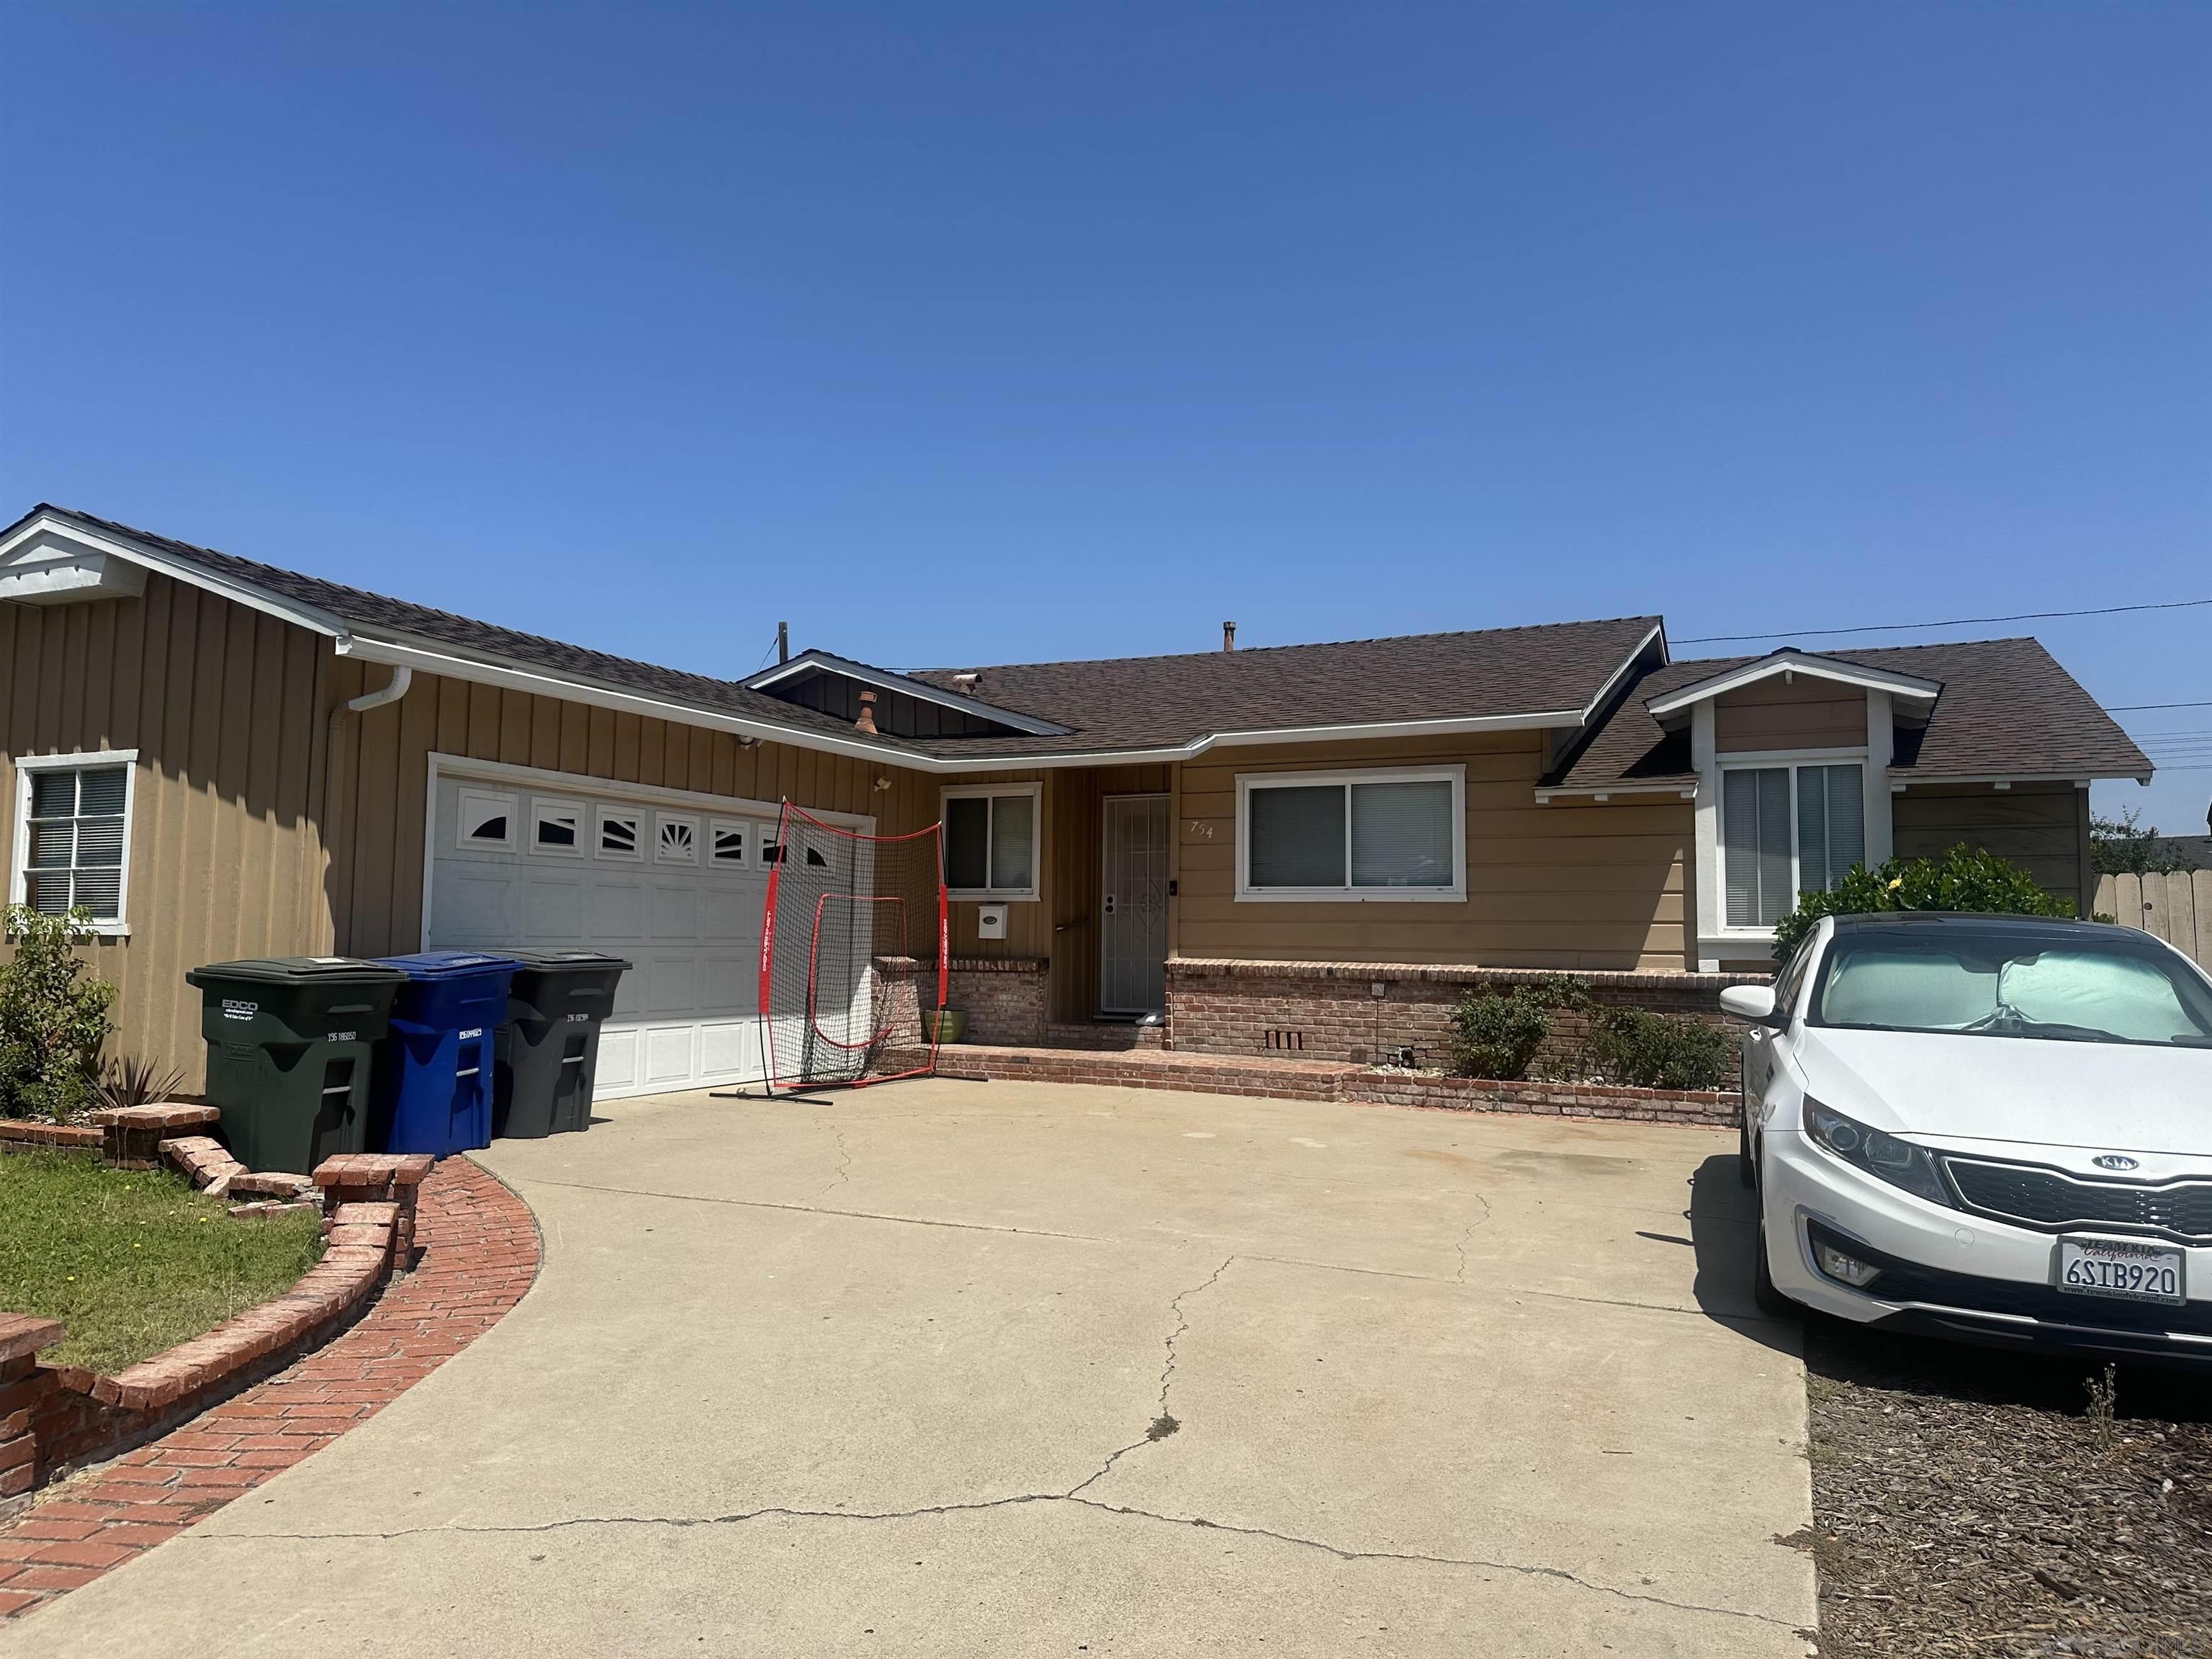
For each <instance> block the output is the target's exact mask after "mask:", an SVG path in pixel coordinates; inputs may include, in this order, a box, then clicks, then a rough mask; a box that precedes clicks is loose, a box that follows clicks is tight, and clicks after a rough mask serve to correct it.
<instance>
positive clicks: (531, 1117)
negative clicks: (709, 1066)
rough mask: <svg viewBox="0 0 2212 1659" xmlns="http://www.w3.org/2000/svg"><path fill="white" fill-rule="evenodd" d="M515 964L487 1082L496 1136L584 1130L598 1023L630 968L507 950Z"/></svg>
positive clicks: (582, 955)
mask: <svg viewBox="0 0 2212 1659" xmlns="http://www.w3.org/2000/svg"><path fill="white" fill-rule="evenodd" d="M503 954H505V955H507V956H508V957H513V959H514V960H515V961H516V962H517V963H520V966H519V967H518V968H516V969H515V970H514V980H513V984H512V985H511V986H510V987H509V988H508V991H507V1024H506V1025H505V1027H504V1028H502V1029H501V1031H500V1034H499V1044H498V1048H497V1050H496V1058H495V1065H496V1066H497V1072H496V1074H495V1077H494V1079H493V1084H494V1092H493V1095H492V1108H491V1132H492V1133H493V1135H494V1136H495V1137H504V1138H507V1139H516V1140H536V1139H541V1138H543V1137H544V1136H546V1135H559V1134H568V1133H572V1132H574V1131H575V1130H579V1129H584V1128H588V1127H590V1126H591V1121H592V1079H593V1078H594V1077H595V1076H596V1075H597V1074H598V1072H599V1026H600V1025H601V1024H602V1023H604V1022H605V1019H606V1018H607V1016H608V1015H609V1014H611V1013H612V1012H614V1007H615V986H616V985H617V983H618V982H619V981H621V979H622V976H623V974H624V972H626V971H627V970H628V969H629V965H630V964H629V963H627V962H625V961H623V959H622V958H621V957H609V956H602V955H600V954H599V952H598V951H505V952H503Z"/></svg>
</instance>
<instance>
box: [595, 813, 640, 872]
mask: <svg viewBox="0 0 2212 1659" xmlns="http://www.w3.org/2000/svg"><path fill="white" fill-rule="evenodd" d="M644 828H645V815H644V814H643V813H642V812H626V811H615V810H613V809H611V808H610V807H605V806H602V807H601V808H599V843H598V846H597V847H596V848H594V850H595V851H596V852H597V854H598V855H599V857H601V858H603V859H613V860H617V861H618V862H620V863H624V864H641V863H643V862H644V861H645V848H644V845H643V835H642V832H643V830H644Z"/></svg>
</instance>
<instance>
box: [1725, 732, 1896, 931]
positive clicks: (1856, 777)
mask: <svg viewBox="0 0 2212 1659" xmlns="http://www.w3.org/2000/svg"><path fill="white" fill-rule="evenodd" d="M1720 844H1721V894H1722V899H1723V904H1724V905H1725V907H1726V909H1725V912H1724V919H1725V921H1726V924H1727V925H1728V926H1729V927H1746V928H1750V927H1773V926H1774V924H1775V923H1776V922H1778V921H1781V920H1782V918H1783V917H1784V916H1786V915H1789V914H1790V912H1791V911H1792V910H1794V909H1796V908H1797V896H1798V895H1799V894H1800V893H1814V892H1826V890H1828V889H1830V888H1832V887H1833V886H1834V885H1835V884H1837V883H1838V881H1841V880H1842V879H1843V878H1844V875H1845V873H1846V872H1849V871H1850V867H1851V866H1853V865H1855V864H1863V863H1864V862H1865V861H1866V769H1865V767H1864V766H1863V765H1862V764H1861V763H1859V762H1857V761H1851V762H1849V763H1845V764H1843V765H1834V764H1829V763H1819V764H1814V763H1808V764H1803V765H1798V764H1791V765H1787V766H1729V767H1724V768H1723V769H1722V772H1721V834H1720Z"/></svg>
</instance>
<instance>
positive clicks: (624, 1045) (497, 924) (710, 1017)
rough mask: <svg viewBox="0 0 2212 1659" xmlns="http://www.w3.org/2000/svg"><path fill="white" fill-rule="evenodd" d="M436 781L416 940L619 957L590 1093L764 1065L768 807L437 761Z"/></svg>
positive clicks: (756, 1076)
mask: <svg viewBox="0 0 2212 1659" xmlns="http://www.w3.org/2000/svg"><path fill="white" fill-rule="evenodd" d="M435 781H436V786H437V787H436V789H435V793H434V798H433V801H432V807H431V811H432V818H431V824H430V851H431V860H430V867H431V884H430V894H429V917H428V930H427V931H428V942H427V947H426V948H428V949H430V950H438V951H444V950H471V951H497V950H499V949H500V948H501V946H505V945H513V946H520V947H527V948H529V949H532V950H574V949H584V950H592V951H607V952H609V953H610V954H611V955H615V956H619V957H628V958H629V961H630V962H632V963H635V966H634V967H633V968H632V969H630V971H629V973H627V974H625V975H623V981H622V988H621V990H620V992H619V994H617V997H616V1000H615V1012H614V1016H613V1018H611V1019H610V1020H609V1021H608V1022H607V1024H606V1026H605V1030H604V1032H603V1034H602V1035H601V1037H600V1039H599V1079H598V1085H597V1092H598V1094H599V1095H600V1096H601V1097H615V1096H620V1095H641V1094H661V1093H666V1092H669V1091H673V1090H679V1089H696V1088H700V1087H702V1086H704V1085H710V1084H711V1085H722V1084H733V1083H750V1082H757V1081H759V1080H760V1079H762V1078H763V1077H764V1076H765V1075H766V1066H765V1065H764V1063H763V1055H762V1044H761V1041H760V1029H759V1027H760V1022H759V1018H758V1013H757V1010H758V1006H759V994H758V987H759V973H760V927H761V907H762V902H763V897H764V896H765V894H766V892H767V888H768V865H767V861H766V860H765V858H764V857H763V848H765V847H766V846H767V845H768V844H769V843H770V842H773V841H774V839H775V816H774V809H772V808H769V807H765V806H762V805H757V804H750V803H741V802H735V801H732V802H731V803H729V805H727V807H726V808H718V807H714V806H708V805H688V804H687V805H681V806H674V805H665V804H656V803H653V802H651V801H644V800H638V799H625V798H624V797H623V796H621V795H619V794H610V793H600V790H601V789H603V788H604V787H605V786H591V787H588V788H586V787H584V786H582V785H581V784H579V787H576V788H574V789H570V788H569V787H567V786H566V785H565V783H563V784H559V785H549V786H545V787H538V786H535V785H531V784H519V783H513V782H508V781H492V780H489V779H477V778H472V777H469V776H465V775H453V774H449V773H446V772H443V771H442V770H441V772H440V773H439V774H438V775H437V777H436V780H435Z"/></svg>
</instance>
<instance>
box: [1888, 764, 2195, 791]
mask: <svg viewBox="0 0 2212 1659" xmlns="http://www.w3.org/2000/svg"><path fill="white" fill-rule="evenodd" d="M2151 770H2152V771H2155V770H2157V769H2156V768H2155V767H2154V768H2152V769H2151ZM1889 778H1890V787H1891V788H1893V789H1894V790H1898V791H1899V792H1902V791H1904V790H1905V789H1906V788H1908V787H1911V785H1913V784H1916V783H2070V784H2072V785H2074V786H2075V787H2076V788H2077V789H2087V787H2089V784H2090V782H2091V781H2092V780H2093V779H2096V778H2105V779H2107V780H2110V781H2112V782H2115V783H2124V782H2126V781H2130V779H2132V780H2133V781H2135V782H2136V783H2148V782H2149V781H2150V779H2151V774H2150V772H2100V771H2096V770H2094V769H2092V770H2089V771H2081V772H1975V773H1972V774H1968V773H1964V772H1960V773H1950V772H1923V771H1920V770H1918V769H1917V768H1914V767H1909V766H1893V767H1891V768H1890V769H1889Z"/></svg>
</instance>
